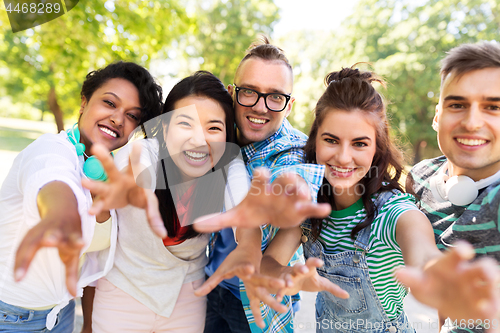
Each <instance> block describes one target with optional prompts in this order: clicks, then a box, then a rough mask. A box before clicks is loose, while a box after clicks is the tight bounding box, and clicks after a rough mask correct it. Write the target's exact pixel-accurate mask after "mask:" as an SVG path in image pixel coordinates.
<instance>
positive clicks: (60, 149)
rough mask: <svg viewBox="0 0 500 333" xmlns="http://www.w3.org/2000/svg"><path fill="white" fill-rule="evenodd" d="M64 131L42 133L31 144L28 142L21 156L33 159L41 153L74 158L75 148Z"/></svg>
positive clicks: (41, 154)
mask: <svg viewBox="0 0 500 333" xmlns="http://www.w3.org/2000/svg"><path fill="white" fill-rule="evenodd" d="M67 137H68V136H67V135H66V132H60V133H59V134H51V133H47V134H43V135H42V136H40V137H39V138H37V139H36V140H35V141H33V142H32V143H31V144H29V145H28V146H27V147H26V148H25V149H24V150H23V151H22V152H21V154H22V155H23V158H24V159H25V160H26V159H34V158H37V157H39V156H43V155H58V156H61V157H67V158H71V159H72V160H73V159H75V158H76V156H77V155H76V150H75V147H74V146H73V144H71V143H70V142H69V141H68V140H67Z"/></svg>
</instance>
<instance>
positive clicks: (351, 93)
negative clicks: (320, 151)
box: [304, 64, 403, 239]
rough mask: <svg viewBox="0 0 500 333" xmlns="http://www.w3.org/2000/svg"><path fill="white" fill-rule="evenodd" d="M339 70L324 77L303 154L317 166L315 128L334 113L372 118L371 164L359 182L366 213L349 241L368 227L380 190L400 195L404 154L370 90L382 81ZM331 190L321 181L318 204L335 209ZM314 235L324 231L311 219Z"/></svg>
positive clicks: (374, 92) (375, 94) (379, 99)
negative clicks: (363, 114) (374, 145)
mask: <svg viewBox="0 0 500 333" xmlns="http://www.w3.org/2000/svg"><path fill="white" fill-rule="evenodd" d="M356 65H358V64H355V65H354V66H352V67H351V68H342V70H340V71H338V72H332V73H330V74H328V75H327V76H326V78H325V85H326V91H325V92H324V93H323V95H322V96H321V97H320V99H319V100H318V103H317V104H316V108H315V119H314V122H313V124H312V127H311V132H310V134H309V139H308V140H307V143H306V146H305V147H304V151H305V154H306V160H307V161H309V162H311V163H316V137H317V135H318V129H319V127H320V126H321V124H322V123H323V120H324V119H325V117H326V115H327V114H328V113H329V112H335V110H342V111H348V112H350V111H361V112H363V113H366V114H369V115H371V116H373V117H372V119H375V131H376V138H375V141H376V151H375V156H374V157H373V161H372V165H371V167H370V170H369V171H368V173H367V174H366V175H365V176H364V178H363V179H361V180H360V183H361V184H362V185H363V186H364V189H365V190H364V192H363V195H362V196H361V198H362V200H363V205H364V207H365V210H366V218H365V220H364V221H363V222H362V223H360V224H358V225H357V226H356V227H354V228H353V230H352V232H351V238H352V239H354V238H355V236H356V234H357V233H358V232H359V231H361V230H362V229H363V228H365V227H367V226H369V225H371V223H372V222H373V220H374V218H375V216H376V214H377V212H376V209H375V205H374V204H373V202H372V200H371V197H372V195H373V194H374V193H377V192H379V191H388V190H393V189H397V190H399V191H401V192H402V189H401V186H400V184H399V182H398V181H399V178H400V177H401V174H402V172H403V155H402V153H401V152H400V151H399V150H398V149H397V148H396V146H395V144H394V143H393V142H392V141H391V139H390V137H389V124H388V121H387V114H386V108H385V104H384V100H383V98H382V96H381V95H380V93H379V92H377V90H375V88H374V87H373V82H378V83H380V84H382V85H385V82H384V81H383V80H382V78H380V77H378V76H377V75H376V74H375V73H373V72H369V71H366V72H362V71H360V70H358V69H355V68H354V67H355V66H356ZM333 193H334V191H332V189H331V185H330V183H329V182H328V181H327V180H326V178H324V179H323V185H322V186H321V188H320V191H319V192H318V202H327V203H330V204H331V205H332V207H335V196H334V194H333ZM311 221H312V226H313V228H312V229H313V230H312V232H313V236H314V237H315V238H317V237H318V236H319V234H320V233H321V230H322V228H323V220H322V219H311Z"/></svg>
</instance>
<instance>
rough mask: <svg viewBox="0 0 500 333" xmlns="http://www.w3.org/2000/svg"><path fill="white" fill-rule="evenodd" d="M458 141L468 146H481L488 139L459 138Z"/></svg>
mask: <svg viewBox="0 0 500 333" xmlns="http://www.w3.org/2000/svg"><path fill="white" fill-rule="evenodd" d="M457 141H458V142H459V143H461V144H463V145H466V146H480V145H483V144H485V143H486V140H479V139H457Z"/></svg>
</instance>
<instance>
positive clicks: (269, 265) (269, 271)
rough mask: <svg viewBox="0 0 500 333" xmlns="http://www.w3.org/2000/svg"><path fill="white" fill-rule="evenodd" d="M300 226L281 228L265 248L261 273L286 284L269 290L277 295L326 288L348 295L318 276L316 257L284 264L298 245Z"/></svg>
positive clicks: (320, 262) (319, 263) (341, 295)
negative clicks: (291, 264)
mask: <svg viewBox="0 0 500 333" xmlns="http://www.w3.org/2000/svg"><path fill="white" fill-rule="evenodd" d="M301 235H302V228H300V227H296V228H289V229H280V230H279V231H278V233H277V234H276V236H275V237H274V239H273V240H272V242H271V244H269V246H268V248H267V249H266V251H265V252H264V255H263V258H262V264H261V273H262V274H265V275H270V276H273V277H279V278H281V279H284V280H285V284H286V285H285V288H282V289H279V290H277V289H274V290H272V289H271V290H269V291H270V292H272V293H275V294H277V297H278V299H281V298H282V297H283V295H294V294H296V293H298V292H299V291H300V290H303V291H311V292H317V291H329V292H330V293H332V294H333V295H334V296H336V297H339V298H348V297H349V295H348V293H347V292H346V291H344V290H343V289H341V288H340V287H338V286H337V285H335V284H334V283H332V282H330V281H329V280H328V279H325V278H323V277H321V276H319V274H318V272H317V270H316V268H319V267H321V266H323V261H322V260H320V259H318V258H309V259H307V261H306V263H305V264H295V265H294V266H293V267H290V266H287V264H288V262H289V261H290V258H291V257H292V255H293V254H294V253H295V251H297V248H298V247H299V245H300V239H301Z"/></svg>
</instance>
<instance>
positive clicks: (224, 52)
mask: <svg viewBox="0 0 500 333" xmlns="http://www.w3.org/2000/svg"><path fill="white" fill-rule="evenodd" d="M198 4H199V5H198V7H197V9H196V18H197V23H198V30H197V32H196V35H195V39H194V41H193V42H194V43H193V46H194V50H195V52H194V54H193V56H198V57H201V58H202V59H203V63H202V64H201V66H200V68H201V69H204V70H207V71H210V72H212V73H214V74H215V75H216V76H217V77H219V79H220V80H221V81H222V82H224V84H226V85H227V84H231V83H233V78H234V74H235V72H236V68H237V67H238V64H239V62H240V61H241V59H242V58H243V56H244V55H245V50H246V49H247V48H248V46H249V45H250V44H251V43H252V42H253V41H255V40H256V39H257V37H258V34H259V33H263V34H266V35H268V36H269V35H270V34H271V32H272V27H273V25H274V23H275V22H276V21H277V20H278V19H279V15H278V7H277V6H276V5H275V4H274V2H273V1H266V0H213V1H209V2H207V1H201V2H198Z"/></svg>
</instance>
